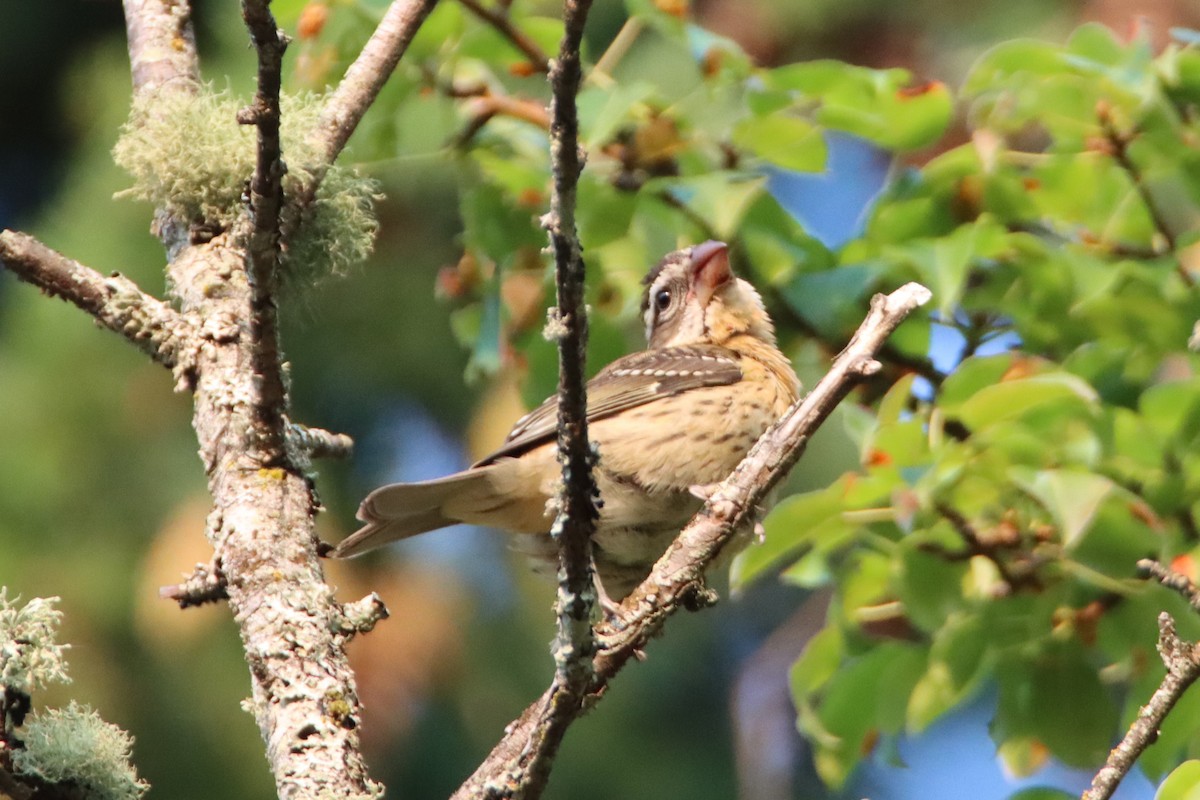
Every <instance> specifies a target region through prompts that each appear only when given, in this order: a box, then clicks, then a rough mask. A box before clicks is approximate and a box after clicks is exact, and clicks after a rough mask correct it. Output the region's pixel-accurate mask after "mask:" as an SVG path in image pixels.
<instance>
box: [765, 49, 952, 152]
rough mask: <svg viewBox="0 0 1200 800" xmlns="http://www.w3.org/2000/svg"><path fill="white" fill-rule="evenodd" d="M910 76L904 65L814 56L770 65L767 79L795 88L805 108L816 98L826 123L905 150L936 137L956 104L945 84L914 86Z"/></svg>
mask: <svg viewBox="0 0 1200 800" xmlns="http://www.w3.org/2000/svg"><path fill="white" fill-rule="evenodd" d="M911 77H912V76H911V75H910V74H909V73H908V72H907V71H905V70H901V69H890V70H871V69H866V68H863V67H854V66H850V65H848V64H843V63H839V62H835V61H814V62H808V63H805V64H791V65H788V66H784V67H779V68H777V69H774V70H769V71H767V72H766V73H765V74H764V76H763V83H764V85H765V86H766V87H767V89H769V90H770V89H775V90H792V91H795V92H796V93H797V95H798V98H797V104H798V106H799V107H801V108H805V107H807V106H810V105H813V104H815V107H816V108H815V112H814V116H815V118H816V120H817V122H819V123H821V124H822V125H825V126H827V127H830V128H833V129H835V130H841V131H845V132H846V133H850V134H853V135H855V136H860V137H862V138H864V139H866V140H868V141H871V142H874V143H875V144H878V145H879V146H881V147H884V148H887V149H889V150H901V151H903V150H915V149H918V148H921V147H926V146H928V145H930V144H933V143H934V142H936V141H937V140H938V139H939V138H940V137H941V135H942V132H943V131H945V129H946V126H947V125H948V124H949V122H950V117H951V114H952V112H953V105H954V104H953V99H952V97H951V95H950V91H949V90H948V89H947V88H946V86H945V84H942V83H940V82H937V81H933V82H930V83H925V84H921V85H917V86H911V85H910V82H911Z"/></svg>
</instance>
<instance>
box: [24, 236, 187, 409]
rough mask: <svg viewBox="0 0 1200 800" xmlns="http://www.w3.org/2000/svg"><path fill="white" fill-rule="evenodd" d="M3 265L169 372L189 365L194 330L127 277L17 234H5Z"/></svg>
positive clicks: (184, 377) (183, 377) (180, 317)
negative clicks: (87, 264)
mask: <svg viewBox="0 0 1200 800" xmlns="http://www.w3.org/2000/svg"><path fill="white" fill-rule="evenodd" d="M0 262H2V263H3V265H4V266H5V267H6V268H7V269H8V270H9V271H10V272H12V273H13V274H14V275H16V276H17V277H18V278H20V279H21V280H23V281H25V282H27V283H32V284H33V285H34V286H37V287H38V288H39V289H41V290H42V291H43V292H45V293H46V294H48V295H50V296H51V297H61V298H62V299H64V300H66V301H67V302H69V303H72V304H73V305H76V306H78V307H79V308H81V309H83V310H84V311H86V312H87V313H89V314H91V315H92V316H93V317H95V318H96V322H97V323H99V324H100V325H103V326H104V327H106V328H108V329H109V330H111V331H115V332H117V333H119V334H121V335H122V336H124V337H125V338H126V339H128V340H129V341H130V342H132V343H133V344H135V345H137V347H138V348H140V349H141V350H142V351H143V352H144V353H146V354H147V355H149V356H150V357H151V358H152V359H154V360H155V361H157V362H158V363H159V364H162V365H163V366H164V367H167V368H168V369H175V368H176V367H179V366H180V365H181V364H184V365H186V364H187V363H188V362H189V359H190V357H189V356H188V352H189V351H190V349H191V348H192V347H193V346H194V345H195V341H196V330H195V327H194V326H193V325H192V324H191V322H190V321H189V320H187V319H185V318H184V317H183V315H182V314H180V313H179V312H177V311H176V310H175V309H173V308H171V307H170V306H168V305H167V304H166V303H164V302H162V301H161V300H159V299H157V298H154V297H151V296H150V295H148V294H146V293H145V292H143V291H142V290H141V289H139V288H138V287H137V285H136V284H135V283H134V282H133V281H131V280H129V279H128V278H125V277H123V276H121V275H119V274H117V273H113V274H112V275H109V276H107V277H106V276H104V275H101V274H100V273H99V272H96V271H95V270H93V269H90V268H88V267H85V266H83V265H82V264H80V263H79V262H77V261H72V260H71V259H69V258H67V257H66V256H64V255H62V254H61V253H58V252H56V251H54V250H51V249H50V248H49V247H46V245H44V244H42V243H41V242H39V241H38V240H37V239H35V238H33V237H32V236H29V235H28V234H24V233H17V232H15V231H3V232H0ZM185 370H186V368H185ZM181 378H182V379H184V381H185V385H186V382H187V375H186V374H184V373H183V372H181Z"/></svg>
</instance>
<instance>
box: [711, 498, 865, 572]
mask: <svg viewBox="0 0 1200 800" xmlns="http://www.w3.org/2000/svg"><path fill="white" fill-rule="evenodd" d="M844 493H845V480H840V481H836V482H835V483H833V484H832V485H831V486H829V487H828V488H826V489H821V490H818V491H813V492H806V493H804V494H798V495H792V496H791V497H789V498H787V499H786V500H784V501H782V502H781V503H779V505H777V506H776V507H775V508H774V510H772V511H771V513H770V514H768V515H767V518H766V519H765V520H764V521H763V527H764V529H765V530H766V535H765V536H764V538H763V541H762V542H761V543H760V544H756V545H751V546H750V547H748V548H746V549H745V550H743V551H742V552H741V553H740V554H739V555H738V557H737V558H736V559H735V560H734V562H733V567H732V569H731V570H730V574H729V580H730V583H731V584H732V585H733V586H734V588H735V589H741V588H744V587H746V586H748V585H749V584H750V583H752V582H753V581H755V580H757V579H758V578H760V577H761V576H762V575H763V574H764V573H765V572H767V571H770V570H772V569H778V568H780V567H782V566H783V565H784V564H786V563H789V562H790V560H791V559H793V558H795V557H796V556H798V555H800V554H801V553H802V552H804V550H805V549H806V548H808V547H811V546H812V545H813V544H814V543H816V542H823V543H826V544H827V543H829V542H834V541H838V540H840V539H843V538H844V537H845V536H846V535H848V534H849V533H850V532H851V530H852V528H851V526H850V524H849V523H847V522H846V521H845V520H844V519H843V518H842V508H843V495H844Z"/></svg>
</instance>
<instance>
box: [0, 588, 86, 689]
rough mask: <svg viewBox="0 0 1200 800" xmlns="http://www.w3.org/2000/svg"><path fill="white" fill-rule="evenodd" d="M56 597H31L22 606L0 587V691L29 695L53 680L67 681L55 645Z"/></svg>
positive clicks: (59, 650)
mask: <svg viewBox="0 0 1200 800" xmlns="http://www.w3.org/2000/svg"><path fill="white" fill-rule="evenodd" d="M57 602H58V598H57V597H47V598H41V597H35V598H34V599H32V600H30V601H29V602H28V603H26V604H25V605H23V606H18V605H17V602H16V601H15V600H11V601H10V600H9V599H8V590H7V589H5V588H3V587H0V688H7V689H10V690H12V691H14V692H18V693H20V694H24V695H29V694H32V693H33V691H34V690H35V689H40V688H42V687H43V686H46V685H47V684H50V683H53V682H55V681H61V682H64V683H66V682H69V681H70V678H68V677H67V662H66V659H65V658H64V657H63V652H64V651H65V650H66V649H67V645H62V644H57V643H56V642H55V638H56V636H57V635H58V625H59V622H61V621H62V612H61V611H58V610H57V609H55V608H54V604H55V603H57Z"/></svg>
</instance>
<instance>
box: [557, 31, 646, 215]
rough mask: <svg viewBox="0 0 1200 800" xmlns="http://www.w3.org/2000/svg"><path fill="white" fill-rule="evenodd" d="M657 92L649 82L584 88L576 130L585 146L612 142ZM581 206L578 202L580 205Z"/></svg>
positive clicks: (581, 93) (596, 145)
mask: <svg viewBox="0 0 1200 800" xmlns="http://www.w3.org/2000/svg"><path fill="white" fill-rule="evenodd" d="M555 49H557V48H555ZM656 91H657V90H656V89H655V87H654V84H652V83H650V82H648V81H624V82H621V83H618V84H616V85H615V86H604V87H600V86H596V85H589V86H587V87H585V88H584V89H583V91H581V92H580V93H579V100H578V105H579V131H580V138H581V139H582V140H583V143H584V146H585V147H587V148H588V149H589V150H595V149H598V148H600V147H601V146H603V145H605V144H608V142H610V141H612V139H613V138H614V137H615V136H616V134H617V131H619V130H620V129H621V127H622V126H624V125H628V124H630V123H632V122H633V121H634V120H635V117H634V116H633V114H632V112H633V111H634V109H635V108H637V107H638V106H639V105H641V104H643V103H645V102H646V101H647V100H649V99H651V98H652V97H654V95H655V93H656ZM585 174H586V173H585ZM583 207H584V206H583V204H582V203H580V208H583Z"/></svg>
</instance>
